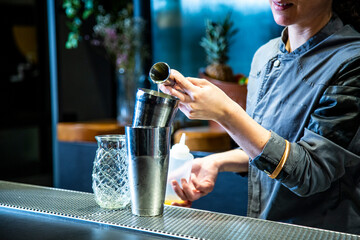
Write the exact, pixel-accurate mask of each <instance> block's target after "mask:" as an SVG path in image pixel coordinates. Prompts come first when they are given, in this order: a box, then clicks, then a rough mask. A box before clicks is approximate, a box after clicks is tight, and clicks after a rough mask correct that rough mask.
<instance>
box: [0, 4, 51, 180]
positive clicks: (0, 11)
mask: <svg viewBox="0 0 360 240" xmlns="http://www.w3.org/2000/svg"><path fill="white" fill-rule="evenodd" d="M0 29H1V31H2V33H1V37H0V109H1V113H0V116H1V117H0V152H1V157H0V164H1V167H0V177H1V179H5V180H21V179H22V180H24V178H27V177H29V176H31V175H46V176H47V179H51V176H50V175H51V170H52V155H51V118H50V116H51V114H50V90H49V89H50V87H49V86H50V85H49V73H48V58H47V56H48V51H47V24H46V5H45V4H44V2H43V1H36V0H33V1H30V0H29V1H19V0H14V1H0ZM50 182H51V180H49V181H48V180H46V184H50Z"/></svg>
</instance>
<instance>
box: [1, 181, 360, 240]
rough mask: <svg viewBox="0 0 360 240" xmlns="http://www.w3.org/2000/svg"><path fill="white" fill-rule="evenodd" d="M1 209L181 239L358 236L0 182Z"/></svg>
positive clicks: (326, 239)
mask: <svg viewBox="0 0 360 240" xmlns="http://www.w3.org/2000/svg"><path fill="white" fill-rule="evenodd" d="M1 208H11V209H18V210H22V211H29V212H36V213H41V214H46V215H55V216H61V217H65V218H71V219H78V220H82V221H88V222H97V223H101V224H105V225H111V226H115V227H119V228H126V229H132V230H135V231H144V232H150V233H155V234H159V235H162V236H172V237H177V238H183V239H216V240H217V239H274V240H275V239H276V240H277V239H296V240H302V239H304V240H305V239H309V240H310V239H316V240H319V239H324V240H330V239H334V240H335V239H336V240H338V239H342V240H345V239H346V240H350V239H360V236H355V235H350V234H344V233H338V232H333V231H327V230H320V229H314V228H308V227H302V226H295V225H290V224H283V223H278V222H272V221H265V220H260V219H254V218H248V217H242V216H236V215H230V214H222V213H214V212H208V211H202V210H196V209H188V208H178V207H172V206H165V209H164V214H163V216H161V217H137V216H134V215H132V214H131V210H130V209H125V210H106V209H101V208H100V207H98V205H97V204H96V202H95V200H94V197H93V194H90V193H84V192H75V191H68V190H61V189H55V188H47V187H40V186H34V185H26V184H19V183H12V182H6V181H0V211H1Z"/></svg>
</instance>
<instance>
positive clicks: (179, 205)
mask: <svg viewBox="0 0 360 240" xmlns="http://www.w3.org/2000/svg"><path fill="white" fill-rule="evenodd" d="M191 205H192V202H191V201H189V200H186V201H182V202H181V203H179V202H172V203H171V206H177V207H188V208H189V207H191Z"/></svg>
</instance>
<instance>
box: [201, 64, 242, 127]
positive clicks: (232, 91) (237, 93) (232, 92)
mask: <svg viewBox="0 0 360 240" xmlns="http://www.w3.org/2000/svg"><path fill="white" fill-rule="evenodd" d="M242 76H244V75H242V74H237V75H235V76H234V77H235V78H237V79H240V78H241V77H242ZM199 77H200V78H204V79H206V80H208V81H209V82H211V83H212V84H214V85H215V86H217V87H218V88H220V89H221V90H222V91H223V92H224V93H225V94H226V95H228V96H229V97H230V98H231V99H232V100H233V101H235V102H236V103H238V104H239V105H240V106H241V107H242V108H243V109H244V110H246V95H247V85H240V84H238V83H237V82H224V81H220V80H217V79H214V78H211V77H209V76H208V75H206V73H205V71H204V69H203V68H201V69H200V70H199ZM209 126H210V127H211V128H216V129H219V128H221V129H223V128H222V127H221V126H220V125H219V124H218V123H216V122H214V121H209Z"/></svg>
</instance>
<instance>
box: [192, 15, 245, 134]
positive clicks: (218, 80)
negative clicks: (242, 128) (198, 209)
mask: <svg viewBox="0 0 360 240" xmlns="http://www.w3.org/2000/svg"><path fill="white" fill-rule="evenodd" d="M205 30H206V32H205V36H204V37H203V38H202V39H201V41H200V45H201V46H202V47H203V48H204V50H205V53H206V61H207V62H208V65H207V66H206V68H201V69H200V71H199V77H201V78H205V79H207V80H208V81H210V82H211V83H213V84H214V85H216V86H217V87H219V88H220V89H221V90H223V91H224V92H225V93H226V94H227V95H228V96H229V97H230V98H231V99H233V100H234V101H235V102H237V103H238V104H239V105H240V106H241V107H243V108H244V109H245V108H246V94H247V88H246V85H247V80H248V78H247V77H246V76H245V75H243V74H234V73H233V70H232V68H231V67H230V66H229V65H227V61H228V60H229V48H230V46H231V44H232V38H233V37H234V35H235V34H236V33H237V32H238V29H236V28H234V23H233V22H232V21H231V13H228V14H227V16H226V17H225V19H224V20H223V21H222V22H221V21H220V22H214V21H211V20H209V19H207V20H206V23H205ZM210 127H214V128H218V127H219V126H218V125H217V124H215V123H214V122H212V121H210Z"/></svg>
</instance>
